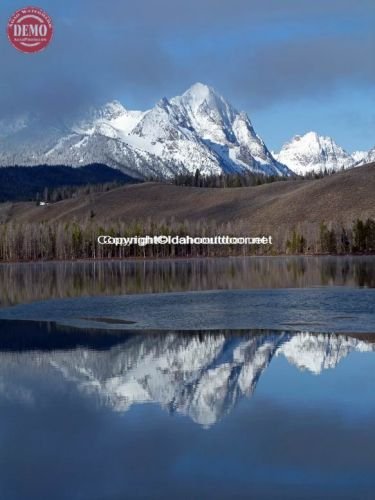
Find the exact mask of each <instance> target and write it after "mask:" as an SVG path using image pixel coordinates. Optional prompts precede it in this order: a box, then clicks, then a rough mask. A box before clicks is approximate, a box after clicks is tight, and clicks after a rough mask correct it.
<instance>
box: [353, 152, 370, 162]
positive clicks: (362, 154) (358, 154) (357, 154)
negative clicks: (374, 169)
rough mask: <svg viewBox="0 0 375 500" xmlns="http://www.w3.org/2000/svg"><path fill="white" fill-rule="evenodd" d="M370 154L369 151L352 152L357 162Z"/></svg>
mask: <svg viewBox="0 0 375 500" xmlns="http://www.w3.org/2000/svg"><path fill="white" fill-rule="evenodd" d="M367 155H368V151H354V152H353V153H352V158H353V160H354V161H355V163H358V162H360V161H362V160H363V159H364V158H366V156H367Z"/></svg>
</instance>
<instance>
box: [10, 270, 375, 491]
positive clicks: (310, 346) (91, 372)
mask: <svg viewBox="0 0 375 500" xmlns="http://www.w3.org/2000/svg"><path fill="white" fill-rule="evenodd" d="M246 262H248V263H249V265H250V266H251V265H253V261H251V260H250V261H249V260H247V261H243V262H242V261H241V266H244V268H246V265H247V264H246ZM366 262H367V264H366V266H367V267H366V269H367V270H369V269H371V266H369V264H368V263H369V261H368V260H367V261H366ZM162 265H165V264H162ZM186 265H190V264H186ZM228 265H232V264H230V263H228ZM262 265H264V264H262ZM279 265H281V264H280V261H279V263H278V266H279ZM330 265H331V266H332V265H333V263H332V261H331V264H330ZM356 265H357V264H356ZM220 266H224V264H222V263H221V264H220ZM314 266H315V267H314V269H316V266H317V261H316V260H314ZM336 267H337V268H338V269H342V268H344V267H345V268H346V273H347V274H346V276H349V277H350V276H354V274H353V272H354V271H353V269H354V268H355V266H354V267H351V265H350V264H349V267H347V264H345V265H344V264H343V262H341V261H340V262H339V263H336ZM224 268H225V266H224ZM49 269H52V270H53V267H52V268H49ZM305 270H306V273H307V274H309V272H310V271H311V270H310V271H309V267H308V266H307V267H306V268H305ZM273 271H274V269H273ZM18 272H19V271H17V273H18ZM25 272H28V270H27V268H25ZM293 273H294V271H293ZM339 275H340V279H341V277H342V273H339ZM54 276H55V277H54V278H53V279H54V280H56V279H57V282H55V284H56V283H58V280H59V279H60V278H59V277H58V276H59V274H58V273H57V274H56V275H54ZM56 276H57V278H56ZM250 276H253V274H252V273H250ZM298 276H300V275H298ZM311 276H313V282H312V281H310V280H307V282H306V283H305V285H306V286H305V287H301V286H298V289H297V288H293V287H284V288H273V287H272V286H267V287H264V288H261V287H255V288H251V286H249V284H248V287H247V288H243V289H241V290H240V289H238V290H236V289H224V290H212V291H210V290H200V291H199V292H194V290H193V289H194V286H192V285H191V282H189V283H190V285H189V287H187V288H188V289H186V290H184V291H181V289H180V288H179V286H175V287H172V290H168V292H169V293H152V294H146V293H144V290H138V292H137V294H136V295H134V294H129V295H116V294H115V290H113V294H112V295H109V294H108V292H109V291H110V289H109V290H106V296H98V294H96V293H94V292H95V291H96V290H97V288H96V286H97V284H95V286H94V285H93V288H92V292H93V293H90V280H88V281H87V283H86V284H85V286H84V293H83V292H80V293H78V296H77V292H75V293H74V294H73V295H74V296H75V298H70V299H69V298H62V299H57V298H56V293H55V292H53V293H52V292H51V294H50V296H51V298H50V300H40V297H45V294H46V291H45V290H44V289H43V288H40V289H38V292H37V294H36V295H35V297H34V299H33V300H31V301H29V303H22V302H23V301H20V300H15V301H14V303H15V304H16V305H14V306H12V307H4V308H3V309H0V498H1V499H3V498H4V499H6V500H8V499H9V500H19V499H22V500H23V499H32V500H33V499H38V500H39V499H44V498H48V499H56V500H60V499H61V500H65V499H67V500H75V499H82V500H86V499H90V500H91V499H93V500H96V499H97V500H102V499H103V500H104V499H105V500H106V499H116V500H117V499H125V498H126V499H128V498H130V499H132V498H142V499H143V498H147V499H149V498H151V499H153V498H156V499H159V498H160V499H161V498H162V499H166V498H172V499H174V498H182V499H185V498H189V499H190V498H194V499H201V498H204V499H206V498H214V499H216V498H219V499H220V498H223V499H232V498H255V499H258V498H260V499H305V498H306V499H310V498H311V499H320V498H324V499H336V498H339V499H342V498H344V499H358V498H360V499H372V498H374V491H375V475H374V473H373V471H374V467H375V452H374V450H375V427H374V421H375V393H374V389H375V319H374V313H375V307H374V305H375V296H374V292H375V289H373V288H368V287H366V288H365V287H363V286H355V285H356V281H355V280H353V279H351V278H350V279H349V280H348V282H347V283H346V285H345V284H343V283H341V285H340V286H337V284H338V283H336V282H335V281H334V282H333V283H330V286H327V285H324V284H323V283H322V282H319V280H317V277H316V274H314V273H313V274H312V275H311ZM366 276H367V274H366ZM45 278H46V277H45ZM362 278H363V276H362ZM362 278H361V283H363V279H364V281H366V279H367V278H366V277H365V278H363V279H362ZM176 279H177V278H176ZM298 279H299V278H298ZM311 279H312V278H311ZM324 279H326V278H325V277H324ZM21 281H22V279H21ZM45 281H46V284H47V283H48V286H50V285H51V281H48V279H45ZM177 282H178V280H177ZM116 283H117V282H116ZM163 283H164V282H163ZM207 283H209V284H210V285H212V281H209V282H207ZM291 284H292V285H293V282H292V283H291ZM358 284H359V283H358ZM331 285H336V286H331ZM87 286H88V288H87ZM163 286H164V285H163ZM116 287H117V285H116ZM206 288H207V287H206ZM70 289H71V288H70V287H69V290H70ZM53 290H55V291H56V288H55V287H53ZM75 290H76V289H75ZM156 290H157V291H160V290H158V289H156ZM177 290H178V291H177ZM116 291H117V288H116ZM140 291H141V292H143V293H139V292H140ZM87 292H89V293H87ZM22 293H23V292H22ZM87 294H88V295H93V296H91V297H84V296H82V295H87ZM47 295H48V294H47ZM62 296H66V291H64V292H63V293H62ZM13 297H16V295H13Z"/></svg>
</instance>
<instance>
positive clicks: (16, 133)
mask: <svg viewBox="0 0 375 500" xmlns="http://www.w3.org/2000/svg"><path fill="white" fill-rule="evenodd" d="M32 128H33V129H37V128H38V123H37V121H36V122H35V120H34V121H33V122H32ZM4 130H5V129H4ZM4 130H3V134H5V137H3V148H4V150H3V151H2V152H0V165H3V166H4V165H6V166H11V165H12V164H18V165H34V164H47V165H55V164H59V165H62V164H63V165H67V166H80V165H85V164H90V163H102V164H106V165H108V166H110V167H113V168H118V169H120V170H122V171H123V172H124V173H126V174H128V175H131V176H138V177H140V178H149V177H154V178H155V177H159V178H164V179H166V178H171V177H174V176H175V175H178V174H182V173H194V172H195V170H196V169H199V170H200V171H201V173H202V174H203V175H210V174H221V173H245V172H256V173H263V174H266V175H278V176H282V175H292V173H291V171H290V170H289V169H288V168H287V167H286V166H285V165H283V164H281V163H279V162H278V161H277V160H275V158H274V157H273V156H272V154H271V153H270V151H269V150H268V148H267V146H266V145H265V143H264V141H263V140H262V139H261V138H260V137H259V136H258V135H257V134H256V132H255V130H254V128H253V126H252V124H251V121H250V119H249V118H248V116H247V115H246V114H245V113H244V112H241V113H240V112H238V111H237V110H236V109H235V108H234V107H233V106H232V105H230V104H229V103H228V102H227V101H226V100H225V99H224V98H223V97H222V96H221V95H220V94H218V93H217V92H216V91H215V90H214V89H213V88H212V87H209V86H207V85H204V84H202V83H196V84H194V85H193V86H192V87H190V88H189V89H188V90H187V91H186V92H185V93H183V94H182V95H181V96H176V97H173V98H171V99H167V98H166V97H164V98H162V99H161V100H160V101H159V102H158V103H157V104H156V105H155V106H154V107H153V108H151V109H150V110H147V111H132V110H127V109H126V108H125V107H124V106H123V105H122V104H121V103H120V102H119V101H112V102H109V103H107V104H105V105H104V106H102V107H101V108H97V109H95V108H93V109H91V110H90V111H89V113H88V114H87V116H86V117H84V118H82V119H80V120H77V121H76V122H75V123H73V124H71V125H70V126H66V125H65V126H62V127H61V128H60V129H59V128H56V127H55V128H54V129H53V130H51V131H46V133H45V134H42V137H38V134H36V137H34V139H31V140H29V139H28V140H26V137H27V131H28V124H27V120H26V121H25V120H24V121H22V122H20V124H19V125H18V126H17V127H13V128H12V127H10V126H9V127H8V133H7V134H6V132H4Z"/></svg>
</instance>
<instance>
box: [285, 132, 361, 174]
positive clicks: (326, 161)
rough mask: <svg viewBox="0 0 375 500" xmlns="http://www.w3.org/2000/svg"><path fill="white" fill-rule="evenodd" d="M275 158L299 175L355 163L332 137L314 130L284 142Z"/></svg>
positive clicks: (346, 166) (337, 168) (340, 167)
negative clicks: (321, 134) (320, 134)
mask: <svg viewBox="0 0 375 500" xmlns="http://www.w3.org/2000/svg"><path fill="white" fill-rule="evenodd" d="M276 158H277V160H278V161H279V162H281V163H283V164H285V165H287V166H288V167H289V168H290V169H291V170H292V171H293V172H295V173H296V174H299V175H304V174H307V173H309V172H313V171H314V172H320V171H323V170H325V169H327V170H341V169H342V168H349V167H352V166H353V165H354V163H355V160H354V159H353V158H352V156H351V155H350V154H349V153H347V152H346V151H345V150H344V149H343V148H342V147H340V146H339V145H337V144H336V143H335V141H334V140H333V139H331V138H330V137H323V136H319V135H318V134H317V133H316V132H308V133H307V134H305V135H303V136H300V135H296V136H295V137H293V139H292V140H291V141H289V142H287V143H286V144H284V146H283V147H282V148H281V150H280V152H279V153H278V154H277V155H276Z"/></svg>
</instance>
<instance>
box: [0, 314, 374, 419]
mask: <svg viewBox="0 0 375 500" xmlns="http://www.w3.org/2000/svg"><path fill="white" fill-rule="evenodd" d="M12 323H17V322H9V323H8V322H2V325H1V329H2V330H3V332H4V333H3V335H2V336H1V340H0V356H1V363H0V378H1V386H0V398H1V397H7V398H12V397H14V398H21V399H23V400H24V401H25V402H28V401H31V400H33V397H34V396H33V387H30V384H29V382H28V381H30V380H35V376H36V375H38V376H41V377H43V378H44V377H48V376H49V374H51V373H54V375H56V374H58V376H59V377H61V378H62V379H63V380H64V381H66V382H69V383H73V384H74V385H75V386H76V387H77V388H78V390H79V392H80V393H81V394H82V395H84V396H85V397H89V398H94V399H95V400H97V401H98V402H99V403H100V404H101V405H103V406H105V407H107V408H110V409H112V410H113V411H115V412H126V411H127V410H128V409H129V408H130V407H132V406H133V405H136V404H140V403H157V404H159V405H160V406H161V407H162V408H164V409H165V410H166V411H168V412H170V413H176V412H177V413H179V414H183V415H186V416H188V417H189V418H191V419H192V420H193V421H194V422H196V423H197V424H200V425H202V426H205V427H210V426H212V425H214V424H215V423H217V422H218V421H219V420H220V419H222V418H223V416H225V415H227V414H229V413H230V412H231V411H232V410H233V409H234V407H235V406H236V405H237V403H238V402H239V401H240V400H241V399H243V398H245V397H247V398H249V397H251V396H252V395H253V394H254V391H255V389H256V387H257V384H258V382H259V380H260V378H261V377H262V375H263V374H264V373H265V371H266V370H267V368H268V366H269V365H270V363H271V362H272V360H273V358H275V357H284V358H285V359H286V360H287V361H288V362H289V363H290V364H291V365H295V366H296V367H297V368H298V369H299V370H306V371H308V372H311V373H312V374H315V375H318V374H321V373H322V372H323V371H324V370H328V369H334V368H335V367H336V366H337V365H338V364H339V363H340V361H341V360H342V359H343V358H345V357H346V356H348V355H349V354H350V353H352V352H355V351H356V352H374V351H375V336H371V335H366V336H359V335H358V336H353V335H351V336H349V335H338V334H328V333H321V334H312V333H307V332H299V333H295V332H287V331H286V332H280V331H247V332H245V331H215V332H212V331H211V332H189V333H186V332H184V333H182V332H163V333H152V332H151V333H142V334H136V335H135V334H134V335H133V334H126V335H121V334H119V333H117V334H116V333H113V332H112V333H109V332H102V333H100V332H96V333H95V332H81V333H78V334H77V335H78V336H77V335H76V334H75V333H74V331H69V329H68V330H64V328H63V327H58V328H57V329H56V330H55V331H54V328H55V327H54V326H53V325H52V326H51V325H49V326H46V324H43V323H41V324H35V323H33V324H32V323H30V324H29V327H30V328H32V329H33V331H32V339H33V340H32V339H31V338H30V336H28V335H27V334H22V335H20V331H21V330H22V331H23V332H27V331H28V328H27V325H28V323H27V322H19V323H20V324H21V326H20V328H21V330H19V331H18V333H17V331H13V334H12V335H6V334H5V332H6V330H7V326H6V325H10V324H12ZM4 325H5V326H4ZM48 331H49V334H48ZM38 332H39V336H38ZM21 367H22V374H23V375H22V377H21V378H19V377H17V384H14V380H13V378H14V375H15V373H17V370H20V369H21Z"/></svg>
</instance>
